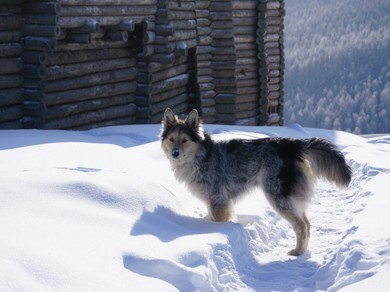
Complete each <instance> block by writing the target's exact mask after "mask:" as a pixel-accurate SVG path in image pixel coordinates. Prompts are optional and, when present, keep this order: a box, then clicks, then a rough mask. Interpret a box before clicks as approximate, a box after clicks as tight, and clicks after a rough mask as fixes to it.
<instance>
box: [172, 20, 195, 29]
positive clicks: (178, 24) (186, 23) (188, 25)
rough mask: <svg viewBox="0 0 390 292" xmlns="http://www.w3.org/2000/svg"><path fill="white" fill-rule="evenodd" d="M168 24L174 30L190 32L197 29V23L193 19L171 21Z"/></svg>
mask: <svg viewBox="0 0 390 292" xmlns="http://www.w3.org/2000/svg"><path fill="white" fill-rule="evenodd" d="M170 23H171V24H172V25H173V26H174V28H175V30H177V29H179V30H180V29H182V30H186V29H189V30H191V29H196V27H197V22H196V20H195V19H176V20H175V19H172V20H170Z"/></svg>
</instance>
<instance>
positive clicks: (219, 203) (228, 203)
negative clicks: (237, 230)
mask: <svg viewBox="0 0 390 292" xmlns="http://www.w3.org/2000/svg"><path fill="white" fill-rule="evenodd" d="M209 213H210V219H211V220H212V221H216V222H226V221H228V220H229V219H231V218H232V217H233V203H232V200H231V199H229V198H228V197H227V196H223V195H219V196H216V195H214V196H212V197H211V198H210V204H209Z"/></svg>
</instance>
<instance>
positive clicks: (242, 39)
mask: <svg viewBox="0 0 390 292" xmlns="http://www.w3.org/2000/svg"><path fill="white" fill-rule="evenodd" d="M256 39H257V38H256V35H254V34H253V35H248V34H247V35H235V36H234V41H235V43H255V42H256Z"/></svg>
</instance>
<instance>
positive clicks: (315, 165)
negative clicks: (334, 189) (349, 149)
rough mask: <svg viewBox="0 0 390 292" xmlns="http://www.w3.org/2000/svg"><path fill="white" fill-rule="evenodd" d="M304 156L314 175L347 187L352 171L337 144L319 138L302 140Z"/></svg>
mask: <svg viewBox="0 0 390 292" xmlns="http://www.w3.org/2000/svg"><path fill="white" fill-rule="evenodd" d="M303 146H304V153H305V157H306V158H307V159H308V160H309V161H310V163H311V167H312V169H313V172H314V174H315V175H316V176H318V177H322V178H325V179H327V180H328V181H330V182H334V183H335V184H336V185H337V186H339V187H347V186H348V185H349V183H350V182H351V176H352V171H351V168H350V167H349V165H348V164H347V163H346V161H345V158H344V155H343V154H342V153H341V152H340V151H339V150H338V149H337V146H336V145H334V144H332V143H330V142H329V141H327V140H325V139H321V138H312V139H307V140H303Z"/></svg>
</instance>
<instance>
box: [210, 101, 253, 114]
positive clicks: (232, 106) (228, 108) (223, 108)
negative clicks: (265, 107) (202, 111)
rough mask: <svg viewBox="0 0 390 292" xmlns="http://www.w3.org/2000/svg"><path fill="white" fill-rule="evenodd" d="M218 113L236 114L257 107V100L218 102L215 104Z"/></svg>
mask: <svg viewBox="0 0 390 292" xmlns="http://www.w3.org/2000/svg"><path fill="white" fill-rule="evenodd" d="M215 108H216V110H217V112H218V113H225V114H229V113H230V114H236V113H239V112H241V111H248V110H253V109H255V108H257V102H245V103H218V104H216V106H215Z"/></svg>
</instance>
